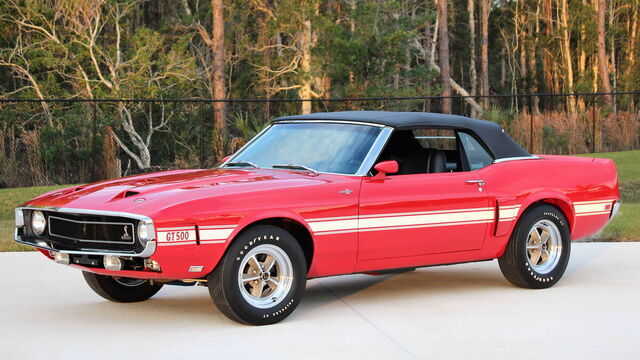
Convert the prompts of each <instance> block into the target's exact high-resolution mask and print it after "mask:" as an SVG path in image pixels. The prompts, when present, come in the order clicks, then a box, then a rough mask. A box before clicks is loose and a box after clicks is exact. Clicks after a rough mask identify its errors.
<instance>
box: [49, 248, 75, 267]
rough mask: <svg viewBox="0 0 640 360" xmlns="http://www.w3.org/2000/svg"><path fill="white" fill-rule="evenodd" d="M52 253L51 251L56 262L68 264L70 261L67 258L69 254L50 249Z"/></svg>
mask: <svg viewBox="0 0 640 360" xmlns="http://www.w3.org/2000/svg"><path fill="white" fill-rule="evenodd" d="M52 253H53V254H52V255H53V260H54V261H55V262H57V263H58V264H63V265H69V263H70V262H71V259H70V258H69V254H67V253H61V252H57V251H52Z"/></svg>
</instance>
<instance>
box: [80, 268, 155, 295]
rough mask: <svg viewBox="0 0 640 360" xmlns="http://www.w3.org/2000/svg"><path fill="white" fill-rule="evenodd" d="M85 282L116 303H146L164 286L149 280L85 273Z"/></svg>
mask: <svg viewBox="0 0 640 360" xmlns="http://www.w3.org/2000/svg"><path fill="white" fill-rule="evenodd" d="M82 275H83V276H84V279H85V281H86V282H87V284H88V285H89V287H90V288H91V290H93V291H95V292H96V294H98V295H100V296H102V297H103V298H105V299H107V300H110V301H116V302H138V301H144V300H147V299H149V298H150V297H152V296H153V295H155V294H156V293H157V292H158V291H160V289H161V288H162V284H158V283H155V284H151V282H150V281H149V280H144V279H133V278H125V277H113V276H106V275H98V274H94V273H91V272H88V271H83V272H82Z"/></svg>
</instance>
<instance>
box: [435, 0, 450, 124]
mask: <svg viewBox="0 0 640 360" xmlns="http://www.w3.org/2000/svg"><path fill="white" fill-rule="evenodd" d="M437 6H438V19H439V23H440V25H439V26H438V30H439V32H440V47H439V49H440V53H439V63H440V79H441V85H440V86H441V87H442V92H441V94H442V96H444V97H445V98H443V99H442V112H443V113H445V114H450V113H451V98H450V96H451V84H450V83H449V79H450V78H451V75H450V70H449V30H448V25H447V17H448V15H447V1H446V0H437Z"/></svg>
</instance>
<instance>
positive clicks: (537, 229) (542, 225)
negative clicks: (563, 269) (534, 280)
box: [527, 220, 562, 274]
mask: <svg viewBox="0 0 640 360" xmlns="http://www.w3.org/2000/svg"><path fill="white" fill-rule="evenodd" d="M561 253H562V236H561V234H560V230H559V229H558V227H557V226H556V224H554V223H553V222H551V221H550V220H540V221H538V222H537V223H535V224H534V225H533V227H532V228H531V230H529V235H528V236H527V260H528V262H529V265H530V266H531V268H532V269H533V270H534V271H536V272H537V273H538V274H547V273H549V272H551V271H552V270H553V269H554V268H555V267H556V265H558V262H559V261H560V254H561Z"/></svg>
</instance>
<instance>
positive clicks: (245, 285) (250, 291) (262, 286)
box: [207, 225, 307, 325]
mask: <svg viewBox="0 0 640 360" xmlns="http://www.w3.org/2000/svg"><path fill="white" fill-rule="evenodd" d="M207 280H208V287H209V293H210V294H211V298H212V299H213V302H214V303H215V304H216V306H217V307H218V309H220V311H221V312H222V313H223V314H225V315H226V316H228V317H229V318H230V319H232V320H235V321H238V322H242V323H246V324H253V325H266V324H273V323H276V322H278V321H281V320H282V319H284V318H285V317H287V316H288V315H289V314H291V312H292V311H293V310H294V309H295V308H296V306H298V304H299V303H300V300H301V299H302V295H303V293H304V288H305V284H306V281H307V261H306V258H305V256H304V253H303V252H302V249H301V247H300V244H299V243H298V241H297V240H296V239H295V238H294V237H293V236H292V235H291V234H290V233H289V232H287V231H285V230H284V229H281V228H279V227H275V226H271V225H261V226H256V227H253V228H251V229H249V230H247V231H245V232H243V233H242V234H240V235H239V236H238V237H237V238H236V239H235V240H234V241H233V243H232V244H231V245H230V246H229V249H228V250H227V253H226V254H225V256H224V257H223V258H222V260H220V262H219V263H218V265H217V266H216V268H215V270H214V271H213V272H211V274H209V276H208V277H207Z"/></svg>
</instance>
